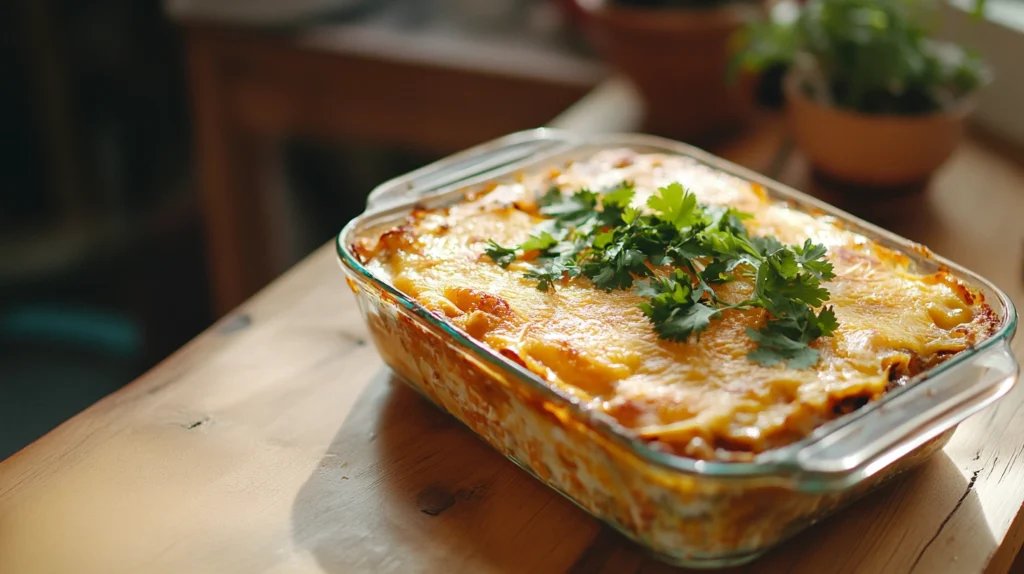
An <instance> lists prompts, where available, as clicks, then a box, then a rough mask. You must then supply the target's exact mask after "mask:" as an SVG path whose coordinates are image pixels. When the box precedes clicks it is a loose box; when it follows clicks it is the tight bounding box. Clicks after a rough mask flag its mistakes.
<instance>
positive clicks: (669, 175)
mask: <svg viewBox="0 0 1024 574" xmlns="http://www.w3.org/2000/svg"><path fill="white" fill-rule="evenodd" d="M623 181H631V182H633V183H634V184H635V186H636V189H637V195H636V198H635V199H634V202H635V204H636V205H643V203H644V202H645V201H646V197H647V196H649V195H650V194H651V193H653V192H654V191H655V190H656V189H657V188H658V187H660V186H664V185H668V184H670V183H673V182H679V183H682V184H683V185H684V186H686V187H687V188H688V189H690V190H691V191H693V192H694V193H695V194H696V195H697V197H698V199H699V201H701V202H702V203H704V204H708V205H715V204H718V205H728V206H732V207H736V208H738V209H740V210H742V211H746V212H749V213H752V214H753V215H754V219H752V220H751V221H749V222H748V228H749V230H750V233H751V234H752V235H774V236H775V237H777V238H778V239H779V240H781V241H783V242H785V243H797V242H801V243H802V242H803V241H804V240H805V239H806V238H811V239H813V240H814V241H816V242H819V243H823V244H825V246H826V247H827V248H828V250H829V252H828V256H827V257H828V259H829V260H830V261H831V262H832V263H833V265H834V266H835V273H836V278H835V280H834V281H831V282H829V283H827V284H826V287H827V288H828V289H829V291H830V292H831V295H832V297H831V301H830V304H832V305H834V307H835V313H836V317H837V318H838V320H839V324H840V327H839V329H838V330H837V331H836V332H835V334H834V335H833V336H831V337H824V338H821V339H818V340H817V341H815V342H814V343H813V346H814V347H816V348H817V349H819V350H820V351H821V359H820V360H819V361H818V363H817V364H816V365H815V366H814V367H812V368H808V369H803V370H794V369H790V368H787V367H785V366H782V365H777V366H773V367H765V366H761V365H759V364H757V363H754V362H752V361H750V360H749V359H747V356H746V355H747V353H749V352H750V351H751V350H753V349H754V348H755V343H754V342H753V341H752V340H751V339H750V338H749V337H748V336H747V335H746V333H745V330H746V329H747V328H748V327H753V328H755V329H756V328H758V327H760V326H761V325H762V324H763V322H764V320H765V315H764V311H763V310H760V309H751V310H747V311H739V310H732V311H726V312H724V313H723V314H722V317H721V319H720V320H716V321H712V324H711V326H710V327H709V328H708V329H707V330H706V331H705V332H703V333H701V335H700V338H699V340H697V339H696V338H695V337H691V339H690V341H688V342H686V343H675V342H669V341H665V340H662V339H659V338H658V336H657V334H656V333H655V332H654V331H653V330H652V327H651V324H650V323H649V322H648V320H647V318H646V317H645V316H644V315H643V313H642V312H641V311H640V309H638V307H637V305H638V304H639V303H640V302H641V301H642V300H643V299H642V298H641V297H640V296H638V295H636V294H635V293H633V292H631V291H623V290H619V291H612V292H604V291H601V290H599V289H596V288H595V287H594V286H593V284H592V283H591V282H590V280H588V279H586V278H579V279H573V280H565V281H563V282H562V283H560V284H558V285H557V286H556V289H554V290H549V291H547V292H541V291H539V290H537V288H536V282H535V281H530V280H528V279H524V278H523V276H522V275H523V271H524V269H526V268H527V267H526V266H528V265H529V262H526V261H516V262H515V263H513V264H512V265H511V266H510V267H509V268H508V269H502V268H501V267H499V266H498V265H496V264H494V263H493V262H492V261H491V260H490V259H489V258H488V257H486V256H485V255H483V252H484V249H485V247H486V242H487V240H488V239H494V240H495V241H497V242H498V243H500V244H502V245H515V244H517V243H519V242H522V241H523V240H525V239H526V238H527V237H528V236H529V234H530V231H531V229H532V228H533V227H534V226H535V225H536V224H537V223H539V222H540V221H542V220H543V217H542V216H541V215H539V214H538V213H537V209H536V204H535V197H536V196H537V194H538V193H543V192H544V191H546V190H547V189H549V188H550V187H551V186H552V185H556V186H558V187H559V188H561V189H562V190H563V191H564V192H566V193H569V192H572V191H575V190H577V189H579V188H581V187H586V188H589V189H591V190H595V191H600V190H602V189H608V188H611V187H614V186H617V185H619V184H620V183H621V182H623ZM353 248H354V249H355V250H356V252H357V253H359V254H360V256H361V257H362V258H363V259H364V262H365V263H366V264H367V266H368V267H369V268H370V269H371V270H372V271H373V272H374V273H376V274H377V275H379V276H380V277H381V278H382V279H384V280H386V281H389V282H390V283H391V284H392V285H394V286H395V287H396V288H397V289H399V290H400V291H402V292H404V293H406V294H407V295H409V296H411V297H413V298H414V299H416V300H417V301H419V302H420V303H421V304H422V305H423V306H425V307H426V308H428V309H430V310H432V311H434V312H436V313H437V314H439V315H442V316H444V317H446V318H447V320H448V321H449V322H451V323H452V324H453V325H455V326H456V327H458V328H460V329H462V330H463V331H465V332H466V333H467V334H469V335H470V336H471V337H473V338H475V339H477V340H479V341H481V342H482V343H484V344H486V345H488V346H490V347H491V348H493V349H495V350H497V351H498V352H500V353H501V354H503V355H504V356H506V357H508V358H509V359H510V360H513V361H516V362H518V363H520V364H521V365H524V366H526V367H527V368H528V369H530V370H531V371H533V372H534V373H536V374H537V375H539V376H540V377H542V378H543V379H544V380H545V381H547V383H548V384H550V385H552V386H557V387H559V388H561V389H562V390H564V391H565V392H568V393H570V394H572V395H574V396H576V397H578V398H580V399H581V400H583V401H584V402H586V403H587V404H588V405H589V407H590V408H593V409H599V410H601V411H604V412H605V413H607V414H609V415H611V416H612V417H613V418H615V419H616V420H618V422H619V423H621V424H622V425H623V426H624V427H626V428H627V429H629V430H630V432H632V433H635V434H636V436H639V437H642V438H644V439H645V440H648V441H651V442H657V443H659V444H660V445H661V446H662V447H663V448H667V449H668V450H670V451H672V452H675V453H678V454H682V455H685V456H690V457H695V458H701V459H721V460H742V459H747V458H750V457H751V456H752V455H754V454H756V453H759V452H763V451H765V450H768V449H772V448H777V447H780V446H783V445H786V444H789V443H792V442H794V441H796V440H799V439H800V438H802V437H804V436H806V435H807V434H808V433H809V432H810V431H811V430H813V429H814V428H815V427H817V426H819V425H820V424H822V423H823V422H825V421H827V420H830V419H833V418H835V417H837V416H840V415H841V414H844V413H846V412H849V411H850V410H852V409H854V408H857V407H858V406H860V405H862V404H864V403H865V402H867V401H869V400H874V399H877V398H878V397H879V396H881V395H882V394H883V393H885V392H886V390H888V389H890V388H892V387H893V386H894V384H898V383H899V382H900V381H902V380H905V379H906V378H908V377H910V376H912V375H914V374H916V373H918V372H920V371H921V370H922V369H924V368H927V367H929V366H931V365H933V364H935V363H937V362H940V361H942V360H944V359H946V358H948V357H949V356H951V355H953V354H955V353H957V352H959V351H962V350H964V349H966V348H967V347H968V346H970V345H972V344H975V343H977V342H979V341H981V340H983V339H985V338H986V337H988V336H989V335H990V334H991V332H992V330H993V328H994V325H995V321H996V319H995V316H994V314H993V313H992V310H991V309H990V308H989V307H988V306H987V305H986V304H985V303H984V301H983V299H982V297H981V295H980V294H979V293H977V292H975V291H972V290H971V289H969V288H968V287H967V286H965V285H963V284H961V283H960V282H959V281H958V280H957V279H955V278H954V277H952V276H950V275H949V274H947V273H945V272H941V271H940V272H937V273H934V274H930V275H919V274H915V273H914V272H913V271H911V270H910V269H909V266H910V263H909V260H908V259H907V258H906V257H904V256H902V255H900V254H897V253H894V252H892V251H890V250H888V249H885V248H883V247H881V246H879V245H877V244H875V243H873V242H871V241H870V240H868V239H866V238H864V237H863V236H860V235H858V234H855V233H852V232H849V231H845V230H843V229H841V228H840V227H838V226H837V225H835V223H834V222H833V221H832V220H831V219H830V218H829V217H826V216H819V217H814V216H811V215H808V214H805V213H803V212H800V211H797V210H793V209H790V208H788V207H787V206H785V205H784V204H780V203H776V202H773V201H771V200H769V199H768V198H767V197H766V195H765V194H764V193H763V192H762V191H761V190H760V189H759V187H758V186H756V185H752V184H750V183H748V182H746V181H743V180H740V179H737V178H735V177H732V176H729V175H726V174H722V173H720V172H717V171H715V170H712V169H710V168H708V167H705V166H703V165H700V164H698V163H696V162H694V161H693V160H690V159H688V158H682V157H676V156H668V155H654V154H647V155H645V154H638V153H635V152H632V151H629V150H614V151H604V152H600V153H599V154H597V155H595V156H594V157H592V158H591V159H589V160H588V161H585V162H576V163H573V164H570V165H568V166H560V169H558V170H553V171H551V172H548V173H542V174H537V175H532V176H525V177H523V178H521V179H520V181H519V182H518V183H513V184H505V185H500V186H497V187H496V188H494V189H492V190H490V191H488V192H486V193H481V194H478V195H477V196H475V197H467V199H466V201H463V202H460V203H458V204H456V205H454V206H452V207H451V208H449V209H445V210H436V211H422V210H421V211H417V212H415V213H414V214H413V215H411V216H410V217H409V219H408V221H407V222H406V224H405V225H403V226H401V227H396V228H394V229H390V230H384V232H383V233H382V234H381V235H379V236H374V237H367V238H364V239H363V240H362V241H361V243H360V244H359V245H355V246H353ZM716 290H717V293H718V294H719V296H721V297H722V298H723V299H725V300H739V299H742V298H745V297H746V295H747V294H749V293H750V291H751V290H752V286H751V284H750V283H749V282H747V281H746V280H738V281H734V282H731V283H726V284H723V285H721V286H718V287H716Z"/></svg>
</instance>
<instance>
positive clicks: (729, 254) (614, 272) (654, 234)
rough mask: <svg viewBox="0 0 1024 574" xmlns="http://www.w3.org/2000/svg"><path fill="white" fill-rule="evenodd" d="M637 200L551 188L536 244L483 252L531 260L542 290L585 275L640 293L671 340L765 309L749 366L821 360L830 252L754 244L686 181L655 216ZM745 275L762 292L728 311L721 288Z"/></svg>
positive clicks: (735, 217)
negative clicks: (728, 315) (740, 312)
mask: <svg viewBox="0 0 1024 574" xmlns="http://www.w3.org/2000/svg"><path fill="white" fill-rule="evenodd" d="M634 195H635V190H634V189H633V186H632V185H631V184H630V183H628V182H626V183H623V184H622V185H621V186H619V187H617V188H615V189H613V190H611V191H608V192H606V193H603V194H598V193H595V192H592V191H590V190H587V189H581V190H579V191H576V192H575V193H572V194H563V193H562V192H561V191H560V190H559V189H558V188H552V189H551V190H549V191H548V192H547V193H546V194H545V195H544V196H542V197H541V198H540V199H539V201H538V205H539V212H540V214H541V215H542V216H545V217H546V219H545V220H544V221H543V222H542V223H541V224H540V225H538V226H537V228H536V229H535V230H534V232H533V234H532V235H531V236H530V238H529V239H527V240H526V241H524V242H523V243H521V244H520V245H517V246H515V247H502V246H501V245H499V244H498V243H496V242H494V241H490V242H488V246H487V248H486V249H485V251H484V253H485V254H486V255H487V256H489V257H490V258H491V259H492V260H493V261H494V262H495V263H497V264H498V265H500V266H501V267H503V268H507V267H508V266H509V265H511V264H512V262H514V261H516V260H517V259H518V258H523V259H527V260H529V261H530V262H529V263H528V267H527V270H526V271H525V273H524V276H525V277H526V278H528V279H530V280H534V281H536V282H537V288H538V289H539V290H541V291H548V290H551V289H554V288H555V285H556V284H559V283H561V282H563V281H565V280H568V279H571V278H575V277H580V276H583V277H586V278H588V279H590V280H591V281H592V282H593V283H594V286H595V287H597V288H598V289H602V290H605V291H612V290H615V289H636V292H637V293H638V294H640V295H641V296H643V297H646V298H648V301H646V302H644V303H642V304H641V305H640V309H641V310H642V311H643V313H644V315H646V316H647V318H648V320H649V321H650V322H651V324H652V325H653V328H654V330H655V332H656V333H657V334H658V336H659V337H661V338H663V339H667V340H670V341H677V342H686V341H688V340H689V339H690V338H691V337H692V336H696V337H697V338H699V337H700V333H701V332H703V331H704V330H706V329H707V328H708V327H709V326H710V324H711V321H714V320H718V319H721V317H722V313H723V312H724V311H727V310H730V309H752V308H761V309H764V310H765V311H766V312H767V318H766V320H765V323H764V325H763V326H762V327H761V328H760V329H756V330H755V329H750V328H748V329H747V335H748V336H749V337H750V338H751V339H753V340H754V341H755V342H756V343H757V344H758V347H757V348H756V349H755V350H754V351H752V352H751V353H750V354H749V355H748V358H749V359H750V360H752V361H755V362H757V363H759V364H762V365H765V366H771V365H776V364H780V363H785V364H788V365H789V366H790V367H792V368H797V369H800V368H807V367H810V366H813V365H814V364H815V363H816V362H817V361H818V357H819V352H818V350H817V349H814V348H813V347H811V346H810V344H811V343H812V342H813V341H815V340H816V339H818V338H820V337H826V336H830V335H832V333H833V332H835V330H836V328H838V323H837V322H836V317H835V313H834V312H833V310H832V308H831V307H827V306H824V304H825V303H826V302H827V301H828V300H829V292H828V290H827V289H826V288H825V287H823V286H822V282H823V281H830V280H832V279H833V278H834V277H835V274H834V273H833V270H832V264H831V263H830V262H829V261H828V260H826V259H825V255H826V248H825V246H824V245H820V244H816V243H814V242H813V241H811V240H809V239H808V240H807V241H805V242H804V243H803V244H802V245H784V244H782V243H781V242H779V241H778V240H777V239H776V238H774V237H771V236H764V237H751V236H750V235H749V234H748V232H747V229H746V226H745V225H744V223H743V222H744V221H745V220H747V219H750V218H751V217H752V216H751V215H750V214H747V213H743V212H740V211H737V210H735V209H728V208H722V207H712V206H705V205H701V204H699V203H698V202H697V197H696V196H695V195H694V194H692V193H690V192H689V191H688V190H686V189H685V188H683V186H682V185H680V184H678V183H674V184H672V185H669V186H666V187H663V188H661V189H659V190H658V192H657V193H656V194H654V195H653V196H651V197H650V198H649V199H648V201H647V208H648V210H647V212H641V211H639V210H637V209H635V208H634V207H631V204H632V201H633V198H634ZM666 267H669V268H671V270H670V271H669V272H668V273H665V272H664V271H663V270H664V268H666ZM741 277H742V278H746V279H749V280H750V281H751V283H752V284H753V286H754V289H753V293H752V294H751V295H750V297H749V298H748V299H746V300H743V301H739V302H736V303H728V302H726V301H723V300H722V299H720V298H719V297H718V295H717V294H716V293H715V291H714V289H713V287H712V286H713V285H716V284H720V283H725V282H728V281H734V280H736V279H737V278H741Z"/></svg>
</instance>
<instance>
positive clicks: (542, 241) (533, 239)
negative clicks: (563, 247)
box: [519, 231, 558, 252]
mask: <svg viewBox="0 0 1024 574" xmlns="http://www.w3.org/2000/svg"><path fill="white" fill-rule="evenodd" d="M555 245H558V240H557V239H555V238H554V237H552V236H551V234H550V233H548V232H546V231H544V232H541V233H540V235H531V236H530V238H529V239H527V240H526V241H524V242H522V243H521V244H520V245H519V249H520V250H522V251H542V252H543V251H547V250H549V249H551V248H552V247H554V246H555Z"/></svg>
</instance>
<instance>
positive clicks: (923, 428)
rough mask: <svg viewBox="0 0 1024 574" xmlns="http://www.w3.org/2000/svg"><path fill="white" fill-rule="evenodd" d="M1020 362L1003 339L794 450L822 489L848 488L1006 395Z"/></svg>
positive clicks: (804, 470) (796, 456) (798, 465)
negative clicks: (817, 479)
mask: <svg viewBox="0 0 1024 574" xmlns="http://www.w3.org/2000/svg"><path fill="white" fill-rule="evenodd" d="M1019 372H1020V366H1019V365H1018V364H1017V361H1016V359H1015V358H1014V356H1013V353H1012V352H1011V350H1010V345H1009V342H1008V341H1006V340H1001V341H999V342H997V343H996V344H995V345H993V346H992V347H990V348H988V349H984V350H981V351H979V354H978V355H976V356H974V357H971V358H967V359H966V360H964V361H963V362H961V363H959V364H956V365H950V366H949V368H948V369H947V370H944V371H943V372H940V373H938V374H936V375H935V376H934V377H933V378H931V379H926V380H923V381H920V382H918V383H916V384H914V385H911V386H908V387H906V388H904V389H903V390H902V391H901V392H899V393H898V394H897V395H895V396H893V397H892V398H891V399H890V400H887V401H882V402H879V403H877V404H876V405H874V406H873V407H872V408H870V409H869V410H867V411H865V412H864V413H863V415H862V416H860V417H857V418H856V419H855V420H853V421H851V422H850V423H848V424H846V425H844V426H842V427H840V428H838V429H836V430H833V431H831V432H829V433H827V434H825V435H824V436H823V437H822V438H821V439H819V440H817V441H815V442H813V443H811V444H809V445H807V446H805V447H803V448H801V449H800V450H799V451H797V452H796V453H795V458H796V460H795V462H796V465H797V467H798V468H799V469H800V471H802V472H805V473H810V474H813V475H818V476H819V477H820V479H821V481H820V482H818V481H814V480H812V481H811V483H812V484H813V483H817V484H818V485H819V486H820V488H821V489H822V490H830V489H834V488H846V487H848V486H851V485H852V484H853V483H856V482H858V481H860V480H862V479H864V478H867V477H869V476H871V475H872V474H874V473H876V472H877V471H879V470H881V469H882V468H885V467H886V466H888V465H889V464H891V463H892V462H894V461H896V460H897V459H899V458H900V457H902V456H904V455H906V454H907V453H909V452H911V451H913V450H914V449H915V448H917V447H919V446H921V445H923V444H925V443H926V442H927V441H929V440H931V439H933V438H935V437H937V436H939V435H941V434H942V433H944V432H946V431H948V430H949V429H951V428H953V427H954V426H956V425H958V424H959V423H961V422H962V421H963V420H964V419H966V418H967V417H969V416H971V415H972V414H974V413H976V412H978V411H979V410H981V409H983V408H985V407H986V406H988V405H990V404H992V403H993V402H995V401H996V400H997V399H999V398H1000V397H1002V396H1003V395H1005V394H1006V393H1007V392H1008V391H1009V390H1010V389H1011V388H1012V387H1013V385H1014V384H1015V383H1016V381H1017V377H1018V374H1019Z"/></svg>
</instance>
